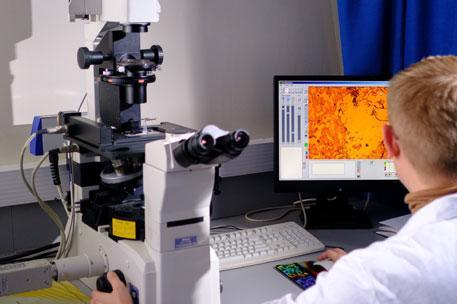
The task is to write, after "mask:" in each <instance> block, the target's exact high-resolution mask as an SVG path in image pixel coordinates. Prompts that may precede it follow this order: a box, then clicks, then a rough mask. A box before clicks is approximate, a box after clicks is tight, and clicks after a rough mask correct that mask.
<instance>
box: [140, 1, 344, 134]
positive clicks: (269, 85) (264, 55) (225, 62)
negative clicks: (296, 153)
mask: <svg viewBox="0 0 457 304" xmlns="http://www.w3.org/2000/svg"><path fill="white" fill-rule="evenodd" d="M332 2H334V0H229V1H228V0H191V1H182V0H166V1H161V3H162V7H163V9H162V14H161V17H160V18H161V20H160V23H158V24H157V25H153V27H152V28H151V31H150V33H149V34H148V35H147V38H146V39H144V43H145V46H146V45H151V44H161V45H162V46H163V48H164V51H165V61H164V64H163V70H162V71H161V72H160V73H159V74H158V77H157V79H158V80H157V83H156V84H152V85H150V86H149V91H148V94H149V102H148V103H147V104H146V105H145V106H144V107H143V114H144V115H146V116H148V117H158V118H159V119H161V120H171V121H173V122H176V123H180V124H183V125H186V126H190V127H194V128H199V127H201V126H203V125H205V124H207V123H217V124H219V125H220V126H221V127H223V128H228V129H235V128H238V127H244V128H246V129H247V130H249V132H250V133H251V134H252V136H253V137H254V138H265V137H272V136H273V124H272V120H273V75H275V74H311V75H312V74H339V73H340V63H339V51H338V48H339V47H338V44H337V39H336V33H335V24H334V22H333V21H334V15H333V11H332V5H331V3H332Z"/></svg>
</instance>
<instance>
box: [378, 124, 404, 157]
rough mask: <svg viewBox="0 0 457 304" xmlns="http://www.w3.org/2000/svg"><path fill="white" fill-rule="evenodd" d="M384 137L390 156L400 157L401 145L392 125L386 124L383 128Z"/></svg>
mask: <svg viewBox="0 0 457 304" xmlns="http://www.w3.org/2000/svg"><path fill="white" fill-rule="evenodd" d="M382 137H383V141H384V146H385V147H386V149H387V156H388V157H389V158H396V157H398V156H399V155H400V145H399V142H398V139H397V137H396V136H395V133H394V129H393V128H392V126H391V125H389V124H386V125H384V127H383V128H382Z"/></svg>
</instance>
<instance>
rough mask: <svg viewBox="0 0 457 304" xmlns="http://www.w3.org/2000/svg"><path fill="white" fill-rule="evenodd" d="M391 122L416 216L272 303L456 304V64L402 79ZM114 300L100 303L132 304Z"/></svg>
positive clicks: (420, 69)
mask: <svg viewBox="0 0 457 304" xmlns="http://www.w3.org/2000/svg"><path fill="white" fill-rule="evenodd" d="M388 115H389V124H386V125H385V126H384V127H383V140H384V144H385V146H386V149H387V152H388V154H389V157H390V158H391V159H392V160H393V162H394V164H395V167H396V170H397V174H398V177H399V179H400V181H401V182H402V183H403V184H404V185H405V187H406V188H407V189H408V191H409V193H408V194H407V196H406V197H405V202H406V203H407V204H408V206H409V208H410V210H411V212H412V214H413V216H412V217H411V218H410V220H409V221H408V222H407V223H406V224H405V226H404V227H403V228H402V229H401V230H400V231H399V232H398V233H397V234H396V235H395V236H392V237H390V238H388V239H386V240H384V241H381V242H375V243H373V244H371V245H370V246H368V247H366V248H364V249H357V250H354V251H352V252H350V253H348V254H347V253H346V252H344V251H342V250H341V249H331V250H328V251H326V252H324V253H323V254H322V255H321V256H320V257H319V258H320V259H330V260H333V261H334V262H335V264H334V265H333V267H332V268H331V270H330V271H328V272H322V273H320V274H319V276H318V278H317V280H316V284H315V285H314V286H312V287H310V288H308V289H307V290H305V291H303V292H302V293H301V294H299V295H298V296H294V295H291V294H288V295H285V296H284V297H282V298H280V299H278V300H274V301H270V302H268V303H265V304H305V303H306V304H312V303H326V304H334V303H335V304H336V303H391V304H397V303H398V304H400V303H403V304H406V303H436V304H441V303H443V304H444V303H446V304H448V303H455V301H456V299H457V288H455V284H456V283H455V282H457V270H456V269H457V57H455V56H434V57H428V58H425V59H423V60H421V61H420V62H418V63H416V64H413V65H412V66H410V67H409V68H407V69H406V70H404V71H402V72H400V73H398V74H397V75H395V76H394V77H393V79H392V80H391V83H390V87H389V90H388ZM113 294H114V292H113ZM115 296H116V294H114V295H113V298H110V301H106V302H103V301H99V302H94V304H95V303H96V304H105V303H116V304H117V303H119V304H120V303H122V304H129V302H116V300H115V299H114V298H115ZM94 299H95V297H94Z"/></svg>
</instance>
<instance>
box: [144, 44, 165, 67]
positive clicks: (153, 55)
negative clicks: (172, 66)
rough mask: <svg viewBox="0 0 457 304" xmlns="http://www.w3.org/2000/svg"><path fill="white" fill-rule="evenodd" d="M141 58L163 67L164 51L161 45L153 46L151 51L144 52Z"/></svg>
mask: <svg viewBox="0 0 457 304" xmlns="http://www.w3.org/2000/svg"><path fill="white" fill-rule="evenodd" d="M141 57H142V58H143V59H146V60H151V61H152V62H154V63H155V64H156V65H161V64H162V63H163V49H162V47H161V46H160V45H153V46H151V48H150V49H147V50H142V51H141Z"/></svg>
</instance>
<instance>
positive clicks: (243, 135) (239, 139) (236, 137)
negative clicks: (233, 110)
mask: <svg viewBox="0 0 457 304" xmlns="http://www.w3.org/2000/svg"><path fill="white" fill-rule="evenodd" d="M232 137H233V144H234V146H235V147H237V148H239V149H244V148H246V147H247V146H248V144H249V134H248V132H246V131H245V130H242V129H238V130H236V131H234V132H233V133H232Z"/></svg>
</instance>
